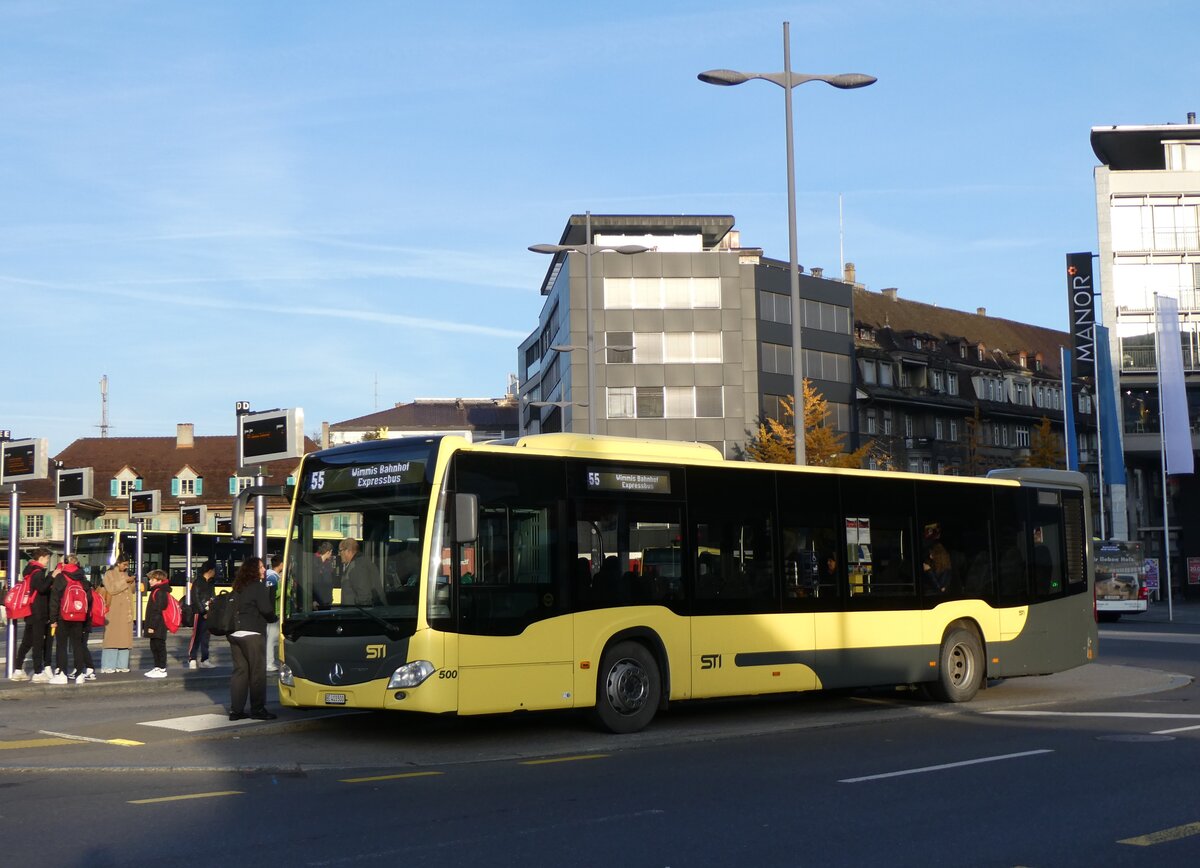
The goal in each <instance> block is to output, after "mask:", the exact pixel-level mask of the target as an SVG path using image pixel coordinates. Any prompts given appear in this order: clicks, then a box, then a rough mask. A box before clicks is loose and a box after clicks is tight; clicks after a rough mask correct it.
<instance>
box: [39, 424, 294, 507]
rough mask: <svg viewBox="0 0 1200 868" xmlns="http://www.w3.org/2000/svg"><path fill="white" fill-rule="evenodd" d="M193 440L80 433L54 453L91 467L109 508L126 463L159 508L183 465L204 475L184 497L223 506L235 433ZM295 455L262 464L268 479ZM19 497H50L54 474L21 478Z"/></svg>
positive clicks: (286, 471)
mask: <svg viewBox="0 0 1200 868" xmlns="http://www.w3.org/2000/svg"><path fill="white" fill-rule="evenodd" d="M192 443H193V445H192V446H190V447H183V448H181V447H179V445H178V440H177V439H176V438H175V437H84V438H81V439H79V440H76V441H75V442H74V443H72V444H71V445H70V446H68V447H67V448H66V449H64V450H63V451H62V452H60V453H58V454H57V455H55V456H54V458H55V460H58V461H61V462H62V463H63V467H64V468H65V469H67V470H72V469H76V468H81V467H91V468H92V483H93V488H94V493H95V497H96V500H98V501H100V502H101V503H103V504H104V505H105V508H106V509H107V510H108V511H110V512H123V511H124V510H125V508H126V499H125V498H123V497H110V496H109V482H110V481H111V480H112V479H113V478H114V477H115V476H116V475H117V474H118V473H120V472H121V469H122V468H124V467H126V466H128V467H129V468H130V470H132V471H133V472H134V473H136V474H137V475H138V476H139V477H140V478H141V479H142V490H143V491H154V490H155V489H157V490H159V491H161V492H162V498H163V509H164V510H166V509H167V507H168V504H169V505H170V506H171V508H174V507H175V502H176V499H175V498H172V497H171V480H172V479H173V478H174V476H175V474H177V473H179V471H180V470H182V469H183V468H184V467H190V468H191V469H192V471H193V472H195V473H196V474H197V475H198V476H200V477H201V478H202V479H203V480H204V485H203V490H202V493H201V494H200V495H199V496H198V497H188V498H183V500H184V501H185V502H187V503H195V504H201V503H202V504H206V505H208V506H210V507H224V508H228V506H229V505H230V503H231V502H232V497H231V495H230V494H229V477H231V476H235V475H237V437H235V436H233V435H228V436H223V437H193V438H192ZM317 448H318V447H317V444H316V443H314V442H313V441H312V440H310V439H308V438H307V437H305V438H304V451H305V452H313V451H315V450H316V449H317ZM296 463H297V462H296V461H294V460H288V461H273V462H271V463H269V464H265V465H263V467H264V469H265V470H266V475H267V481H268V483H276V482H283V481H284V480H285V479H286V478H287V477H288V476H289V475H290V474H291V473H292V472H293V471H294V470H295V467H296ZM21 492H22V503H26V504H29V505H44V504H52V503H54V478H53V472H52V473H51V478H50V479H47V480H41V481H38V482H28V483H22V484H21Z"/></svg>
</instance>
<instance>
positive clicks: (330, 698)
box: [325, 693, 346, 705]
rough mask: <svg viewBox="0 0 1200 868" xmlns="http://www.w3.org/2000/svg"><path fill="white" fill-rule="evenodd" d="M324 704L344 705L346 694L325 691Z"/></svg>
mask: <svg viewBox="0 0 1200 868" xmlns="http://www.w3.org/2000/svg"><path fill="white" fill-rule="evenodd" d="M325 704H326V705H345V704H346V694H344V693H326V694H325Z"/></svg>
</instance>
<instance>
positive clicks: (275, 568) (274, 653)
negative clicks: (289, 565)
mask: <svg viewBox="0 0 1200 868" xmlns="http://www.w3.org/2000/svg"><path fill="white" fill-rule="evenodd" d="M282 566H283V557H282V556H280V555H271V567H270V569H268V570H267V574H266V577H265V578H264V579H263V583H264V584H265V585H266V586H267V592H268V593H269V594H270V595H271V610H272V611H273V612H278V611H279V589H280V588H282V587H283V576H282V575H281V574H280V572H279V568H280V567H282ZM266 645H267V648H266V652H267V656H266V664H267V671H268V672H278V671H279V621H278V619H276V620H275V621H274V622H271V621H268V622H267V642H266Z"/></svg>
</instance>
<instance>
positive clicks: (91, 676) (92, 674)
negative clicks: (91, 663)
mask: <svg viewBox="0 0 1200 868" xmlns="http://www.w3.org/2000/svg"><path fill="white" fill-rule="evenodd" d="M83 677H84V679H85V680H87V681H95V680H96V670H95V669H92V668H91V667H89V668H88V670H87V671H86V672H84V673H83Z"/></svg>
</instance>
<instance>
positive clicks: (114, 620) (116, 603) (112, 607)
mask: <svg viewBox="0 0 1200 868" xmlns="http://www.w3.org/2000/svg"><path fill="white" fill-rule="evenodd" d="M133 587H134V579H133V576H131V575H130V574H129V555H127V554H125V553H124V552H122V553H121V554H119V555H117V562H116V563H115V564H113V566H112V567H110V568H109V569H108V571H107V572H105V574H104V590H106V591H108V624H107V625H106V626H105V628H104V642H103V643H102V644H101V646H100V647H101V651H100V672H101V673H102V674H103V673H113V672H128V671H129V649H130V648H132V647H133V607H134V599H133V597H134V594H133Z"/></svg>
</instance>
